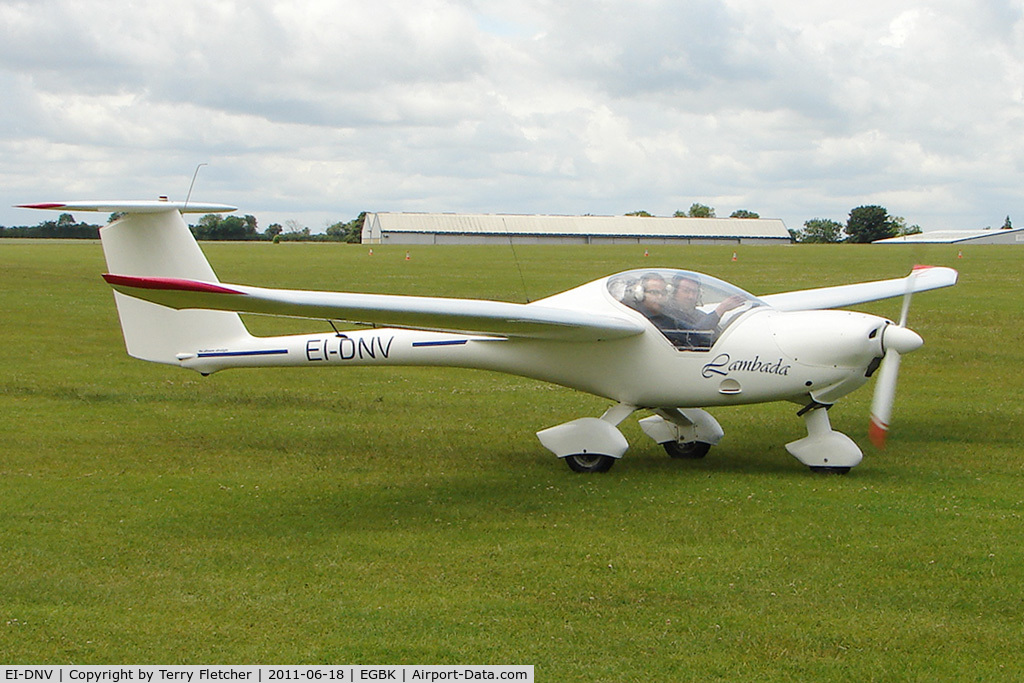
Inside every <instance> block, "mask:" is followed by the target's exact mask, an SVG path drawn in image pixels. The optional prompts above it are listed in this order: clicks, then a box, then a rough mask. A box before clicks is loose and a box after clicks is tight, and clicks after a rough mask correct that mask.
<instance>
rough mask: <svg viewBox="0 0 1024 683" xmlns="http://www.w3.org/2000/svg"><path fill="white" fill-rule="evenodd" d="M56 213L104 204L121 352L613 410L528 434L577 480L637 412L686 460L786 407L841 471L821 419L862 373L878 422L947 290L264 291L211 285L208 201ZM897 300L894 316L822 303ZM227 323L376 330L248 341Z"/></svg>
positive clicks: (846, 457) (937, 278)
mask: <svg viewBox="0 0 1024 683" xmlns="http://www.w3.org/2000/svg"><path fill="white" fill-rule="evenodd" d="M23 206H24V207H25V208H41V209H54V210H59V211H66V212H70V211H101V212H111V213H114V212H117V213H119V214H121V217H120V218H118V219H117V220H115V221H114V222H112V223H111V224H109V225H107V226H106V227H104V228H102V229H101V230H100V237H101V239H102V243H103V251H104V255H105V256H106V261H107V268H108V270H109V273H108V274H106V275H104V276H103V277H104V278H105V279H106V281H107V282H108V283H109V284H110V285H111V286H112V287H113V288H114V290H115V293H114V298H115V301H116V303H117V310H118V315H119V316H120V320H121V328H122V331H123V332H124V338H125V344H126V346H127V349H128V353H129V354H130V355H132V356H134V357H136V358H140V359H142V360H148V361H154V362H157V363H166V364H168V365H176V366H179V367H183V368H188V369H191V370H196V371H198V372H200V373H202V374H203V375H209V374H211V373H214V372H217V371H218V370H224V369H227V368H241V367H268V366H317V367H332V366H350V365H430V366H451V367H463V368H480V369H487V370H495V371H498V372H505V373H510V374H514V375H521V376H524V377H532V378H535V379H539V380H543V381H546V382H552V383H554V384H559V385H562V386H566V387H571V388H573V389H578V390H580V391H585V392H588V393H591V394H595V395H597V396H601V397H604V398H606V399H609V400H610V401H613V402H614V404H613V405H612V406H611V407H610V408H609V409H608V410H607V411H606V412H605V413H604V414H603V415H602V416H601V417H583V418H579V419H576V420H572V421H571V422H567V423H565V424H561V425H558V426H555V427H550V428H548V429H544V430H542V431H540V432H538V433H537V436H538V437H539V438H540V441H541V443H542V444H543V445H544V446H545V447H546V448H548V449H549V450H551V451H552V452H553V453H554V454H555V455H557V456H558V457H559V458H563V459H564V460H565V461H566V463H567V464H568V465H569V467H570V468H572V469H573V470H574V471H577V472H603V471H607V470H608V469H609V468H610V467H611V466H612V465H613V464H614V462H615V460H617V459H618V458H621V457H622V455H623V454H624V453H625V452H626V450H627V448H628V443H627V442H626V439H625V437H624V436H623V435H622V433H621V432H620V431H619V429H618V425H619V424H620V423H621V422H622V421H623V420H625V419H626V418H627V417H629V416H630V415H631V414H633V413H634V412H636V411H637V410H646V411H650V412H651V413H652V414H651V415H650V416H649V417H646V418H644V419H642V420H640V425H641V427H642V428H643V431H644V432H645V433H646V434H647V435H648V436H650V437H651V438H652V439H654V440H655V441H656V442H657V443H659V444H662V445H663V446H664V448H665V450H666V451H667V452H668V454H669V455H671V456H672V457H681V458H699V457H703V456H704V455H705V454H706V453H707V452H708V449H709V448H710V447H711V446H713V445H715V444H717V443H718V442H719V440H720V439H721V438H722V436H723V432H722V429H721V427H720V426H719V424H718V422H717V421H716V420H715V419H714V418H713V417H712V416H711V415H710V414H709V413H708V412H706V411H705V410H704V408H709V407H715V406H732V405H741V404H748V403H763V402H767V401H791V402H794V403H797V404H799V405H800V406H802V407H801V408H800V410H799V412H798V415H800V416H802V417H803V419H804V422H805V424H806V427H807V432H808V434H807V436H806V437H804V438H802V439H800V440H798V441H794V442H792V443H789V444H787V445H786V448H787V449H788V450H789V452H790V453H791V454H792V455H793V456H795V457H796V458H797V459H798V460H799V461H800V462H802V463H803V464H805V465H807V466H809V467H810V468H811V469H814V470H820V471H828V472H838V473H844V472H848V471H849V469H850V468H851V467H853V466H855V465H857V464H858V463H859V462H860V461H861V458H862V453H861V450H860V448H858V446H857V445H856V444H855V443H854V442H853V440H852V439H850V438H849V437H847V436H846V435H844V434H842V433H840V432H837V431H834V430H833V429H832V428H831V425H830V424H829V418H828V412H827V409H828V408H830V407H831V406H832V404H833V403H835V401H836V400H838V399H839V398H841V397H842V396H845V395H846V394H848V393H850V392H851V391H853V390H855V389H857V388H858V387H860V386H861V385H863V384H865V383H866V382H867V381H868V378H869V377H871V376H872V375H873V374H875V372H876V371H877V372H878V377H877V378H876V387H875V397H874V401H873V404H872V416H871V428H870V434H871V437H872V440H873V441H874V442H875V443H876V445H878V446H879V447H881V444H882V443H884V438H885V434H886V432H887V430H888V422H889V417H890V414H891V410H892V404H893V397H894V393H895V386H896V374H897V370H898V367H899V361H900V356H901V355H902V354H905V353H909V352H911V351H913V350H915V349H917V348H919V347H920V346H921V344H922V343H923V341H922V339H921V337H920V336H918V335H917V334H916V333H915V332H913V331H912V330H910V329H908V328H907V327H906V326H905V324H906V315H907V308H908V305H909V301H910V295H911V294H912V293H913V292H921V291H925V290H930V289H936V288H940V287H948V286H950V285H953V284H955V283H956V280H957V273H956V271H955V270H953V269H950V268H941V267H917V268H915V269H914V270H913V272H912V273H911V274H910V275H908V276H907V277H904V278H897V279H891V280H879V281H874V282H865V283H859V284H851V285H843V286H838V287H825V288H821V289H811V290H802V291H794V292H786V293H781V294H771V295H767V296H761V297H756V296H753V295H752V294H749V293H747V292H745V291H743V290H741V289H739V288H737V287H734V286H733V285H730V284H728V283H726V282H723V281H721V280H718V279H716V278H713V277H709V276H707V275H703V274H700V273H695V272H691V271H682V270H674V269H668V268H644V269H639V270H632V271H628V272H624V273H618V274H616V275H611V276H609V277H605V278H601V279H599V280H595V281H593V282H590V283H587V284H585V285H582V286H580V287H576V288H575V289H571V290H568V291H566V292H562V293H560V294H556V295H554V296H551V297H548V298H546V299H542V300H540V301H536V302H533V303H528V304H516V303H507V302H499V301H481V300H471V299H443V298H429V297H414V296H394V295H380V294H353V293H343V292H315V291H299V290H282V289H266V288H261V287H250V286H243V285H234V284H225V283H221V282H220V281H219V280H218V279H217V276H216V275H215V274H214V272H213V269H212V268H211V266H210V264H209V262H208V261H207V259H206V257H205V256H204V255H203V252H202V250H201V249H200V248H199V245H198V244H197V243H196V241H195V239H194V238H193V236H192V234H191V232H190V231H189V228H188V226H187V225H186V223H185V221H184V219H183V217H182V213H185V212H188V213H212V212H222V211H233V210H234V207H228V206H223V205H210V204H188V205H185V204H180V203H173V202H168V201H164V200H161V201H155V202H55V203H49V204H30V205H23ZM900 296H902V297H904V302H903V313H902V315H901V320H900V321H899V323H894V322H892V321H890V320H887V319H885V318H881V317H878V316H874V315H867V314H864V313H856V312H851V311H838V310H824V309H828V308H836V307H844V306H851V305H855V304H860V303H864V302H868V301H876V300H879V299H885V298H890V297H900ZM239 313H261V314H269V315H279V316H290V317H302V318H311V319H319V320H324V321H328V322H330V323H331V325H332V327H334V321H346V322H350V323H364V324H370V325H374V326H377V325H386V326H387V327H372V328H371V329H365V330H357V331H345V332H337V331H334V332H329V333H320V334H308V335H290V336H280V337H254V336H252V335H251V334H249V332H248V330H247V329H246V327H245V325H244V324H243V322H242V320H241V318H240V317H239V315H238V314H239Z"/></svg>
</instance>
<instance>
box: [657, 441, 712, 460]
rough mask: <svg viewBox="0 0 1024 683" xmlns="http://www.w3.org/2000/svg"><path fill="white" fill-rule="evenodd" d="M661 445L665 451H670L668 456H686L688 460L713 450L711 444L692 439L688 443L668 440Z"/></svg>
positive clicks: (701, 456) (700, 456) (695, 458)
mask: <svg viewBox="0 0 1024 683" xmlns="http://www.w3.org/2000/svg"><path fill="white" fill-rule="evenodd" d="M661 445H662V446H663V447H664V448H665V452H666V453H668V457H670V458H685V459H687V460H697V459H698V458H703V457H704V456H705V455H707V454H708V451H710V450H711V444H709V443H705V442H703V441H690V442H688V443H679V442H678V441H666V442H665V443H663V444H661Z"/></svg>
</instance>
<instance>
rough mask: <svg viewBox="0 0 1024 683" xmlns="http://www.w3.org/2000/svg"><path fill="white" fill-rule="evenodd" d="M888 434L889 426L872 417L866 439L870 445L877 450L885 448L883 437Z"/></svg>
mask: <svg viewBox="0 0 1024 683" xmlns="http://www.w3.org/2000/svg"><path fill="white" fill-rule="evenodd" d="M888 433H889V425H887V424H885V423H884V422H882V421H880V420H879V419H878V418H877V417H875V416H874V415H872V416H871V425H870V426H869V427H868V438H869V439H871V443H873V444H874V445H875V448H877V449H879V450H881V449H883V448H885V437H886V435H887V434H888Z"/></svg>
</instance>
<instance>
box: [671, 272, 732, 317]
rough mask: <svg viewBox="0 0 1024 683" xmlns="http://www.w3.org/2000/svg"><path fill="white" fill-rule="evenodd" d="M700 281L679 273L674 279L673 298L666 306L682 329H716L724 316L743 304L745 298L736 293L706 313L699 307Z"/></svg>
mask: <svg viewBox="0 0 1024 683" xmlns="http://www.w3.org/2000/svg"><path fill="white" fill-rule="evenodd" d="M700 299H701V289H700V283H699V282H697V280H695V279H693V278H692V277H688V276H686V275H677V276H676V277H675V278H673V279H672V298H671V300H670V301H669V305H668V306H667V307H666V313H668V314H669V315H671V316H672V317H673V318H675V322H676V325H675V327H676V328H677V329H681V330H714V329H717V327H718V323H719V322H721V320H722V316H723V315H725V314H726V313H728V312H729V311H731V310H733V309H734V308H738V307H739V306H742V305H743V303H744V298H743V297H742V296H740V295H738V294H734V295H732V296H730V297H728V298H726V299H724V300H723V301H722V303H720V304H718V306H717V307H716V308H715V310H713V311H711V312H710V313H704V312H703V311H700V310H698V309H697V306H698V305H699V304H700V303H701V300H700Z"/></svg>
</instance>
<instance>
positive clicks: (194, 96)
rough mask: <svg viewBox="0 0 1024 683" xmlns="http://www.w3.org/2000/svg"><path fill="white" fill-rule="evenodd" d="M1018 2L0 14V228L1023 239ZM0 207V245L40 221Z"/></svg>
mask: <svg viewBox="0 0 1024 683" xmlns="http://www.w3.org/2000/svg"><path fill="white" fill-rule="evenodd" d="M1022 11H1024V7H1022V5H1021V3H1020V2H1019V1H1017V2H1008V1H1003V2H994V3H970V4H966V5H965V4H964V3H960V2H952V1H951V0H949V1H946V2H938V3H934V2H930V3H924V2H921V1H913V2H907V1H904V2H895V3H894V2H892V1H891V0H886V1H885V2H882V1H881V0H866V1H865V2H863V3H859V4H858V5H857V6H850V7H842V6H828V5H825V4H813V3H812V4H811V5H808V3H802V2H795V1H794V0H780V1H779V2H775V3H770V4H768V3H763V2H760V0H757V1H755V0H698V1H697V2H691V3H685V4H683V5H680V4H679V3H673V2H668V1H667V0H641V1H632V2H627V1H626V0H621V1H620V0H605V1H604V2H596V3H595V2H591V1H588V2H580V1H578V0H565V1H563V2H559V3H552V2H550V0H527V1H525V2H524V1H522V0H517V1H516V2H511V1H510V0H505V1H496V2H487V3H481V2H476V1H473V0H462V1H459V0H451V1H443V0H427V1H420V2H415V3H413V2H407V1H404V0H401V1H400V0H386V1H385V2H381V1H380V0H374V1H373V2H368V1H364V0H358V1H354V0H347V1H345V2H331V1H326V0H323V1H315V0H305V1H303V2H274V1H272V0H254V1H251V2H247V3H240V2H232V1H227V0H220V1H217V2H210V1H209V0H203V1H202V2H200V1H199V0H182V1H181V2H178V3H158V2H152V1H139V2H135V3H132V4H130V5H127V6H125V5H124V4H122V3H114V4H111V3H106V2H102V1H101V0H75V1H74V2H71V1H70V0H38V1H35V2H32V3H28V2H12V1H10V0H0V87H2V88H3V90H4V92H5V93H8V95H7V97H6V98H5V99H6V102H5V107H4V108H3V110H2V111H0V180H2V182H3V185H2V187H0V202H2V203H3V204H5V205H10V204H13V203H18V202H24V201H34V200H45V199H54V198H57V199H60V198H68V197H69V196H70V195H73V196H71V197H70V198H91V197H98V198H111V197H125V198H137V197H145V196H155V195H158V194H171V195H178V194H184V191H185V190H187V187H188V181H189V180H190V179H191V174H192V170H193V169H194V167H195V165H196V164H197V163H199V162H209V163H210V167H209V168H207V169H204V170H203V173H202V175H201V176H200V181H199V184H198V189H197V194H200V195H202V197H203V198H204V199H209V200H211V201H217V200H219V201H228V202H234V203H236V204H238V205H239V206H241V208H242V210H243V211H244V212H247V213H254V214H256V215H257V217H258V218H259V219H260V221H261V224H263V225H266V224H268V223H269V222H271V221H272V220H276V221H283V220H285V219H286V218H289V217H295V218H298V219H299V220H302V221H303V222H305V223H306V224H308V225H310V226H312V227H314V228H318V227H320V226H321V225H323V223H324V222H325V221H326V220H329V219H330V220H338V219H341V218H345V219H347V218H350V217H352V216H354V215H355V214H356V213H358V212H359V211H360V210H435V211H521V212H544V213H574V212H590V213H623V212H625V211H630V210H636V209H641V208H643V209H647V210H650V211H652V212H655V213H671V212H672V211H674V210H675V209H679V208H683V209H685V208H687V207H688V206H689V204H690V203H692V202H693V201H703V202H705V203H711V204H713V205H715V203H716V202H718V203H719V204H718V205H716V208H717V209H718V212H719V214H720V215H727V214H728V213H729V212H731V211H732V210H734V209H737V208H748V209H752V210H756V211H759V212H760V213H762V215H767V216H778V217H781V218H783V219H785V220H786V221H787V223H788V224H789V225H790V227H794V228H795V227H799V226H800V224H802V222H803V221H804V220H807V219H809V218H812V217H816V216H825V217H834V218H837V219H840V220H842V219H843V218H845V216H846V214H847V213H848V211H849V209H850V208H853V206H855V205H856V203H866V202H872V203H874V202H880V203H881V202H883V200H884V202H889V204H888V205H887V206H888V208H889V209H890V211H891V212H893V213H895V214H898V215H903V216H906V218H907V220H908V221H909V222H911V223H920V224H921V225H922V226H923V227H925V228H926V229H929V228H942V227H973V226H977V225H986V224H992V223H994V222H998V221H1001V219H1002V218H1003V217H1005V215H1006V214H1007V213H1009V214H1011V216H1012V215H1014V214H1018V213H1024V199H1022V198H1021V197H1020V196H1019V192H1018V191H1017V189H1016V188H1018V187H1020V186H1021V185H1022V180H1024V177H1022V174H1024V168H1022V167H1024V135H1022V133H1024V130H1022V129H1024V109H1022V105H1024V21H1022ZM37 220H38V218H37V217H36V216H35V215H32V214H29V215H26V214H25V213H24V212H18V211H16V210H10V209H6V208H3V207H0V223H2V224H15V223H28V222H34V221H37Z"/></svg>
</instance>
